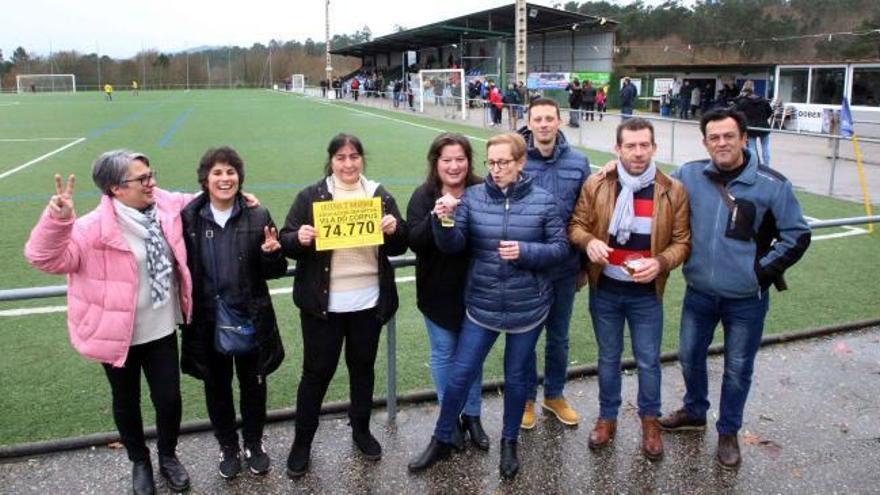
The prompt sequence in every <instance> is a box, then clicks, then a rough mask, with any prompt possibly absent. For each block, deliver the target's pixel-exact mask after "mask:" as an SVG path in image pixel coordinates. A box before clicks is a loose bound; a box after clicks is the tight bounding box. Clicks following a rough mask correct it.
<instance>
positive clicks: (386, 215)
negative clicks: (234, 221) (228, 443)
mask: <svg viewBox="0 0 880 495" xmlns="http://www.w3.org/2000/svg"><path fill="white" fill-rule="evenodd" d="M364 167H365V160H364V148H363V145H362V144H361V142H360V140H359V139H358V138H357V137H355V136H351V135H348V134H338V135H337V136H336V137H334V138H333V139H332V140H331V141H330V144H329V146H328V147H327V163H326V165H325V170H324V172H325V177H324V178H322V179H321V180H319V181H318V182H317V183H316V184H314V185H312V186H309V187H307V188H306V189H304V190H303V191H301V192H300V193H299V194H298V195H297V196H296V200H294V202H293V206H291V207H290V212H289V213H288V214H287V220H286V221H285V222H284V228H283V229H281V246H282V249H283V251H284V254H285V255H287V256H288V257H291V258H293V259H295V260H296V274H295V278H294V282H293V302H294V303H295V304H296V305H297V307H299V309H300V322H301V327H302V337H303V370H302V377H301V379H300V382H299V389H298V391H297V397H296V436H295V438H294V442H293V446H292V447H291V449H290V455H289V456H288V458H287V474H288V475H289V476H290V477H292V478H295V477H299V476H302V475H304V474H305V473H306V471H308V467H309V458H310V456H311V448H312V439H313V438H314V436H315V431H316V430H317V429H318V415H319V414H320V412H321V402H322V401H323V400H324V395H325V394H326V393H327V387H328V386H329V385H330V381H331V380H332V379H333V374H334V373H335V372H336V366H337V364H338V362H339V355H340V353H341V352H342V348H343V344H344V346H345V363H346V365H347V367H348V374H349V395H350V400H351V407H350V408H349V411H348V417H349V419H350V422H351V427H352V439H353V440H354V444H355V446H356V447H357V448H358V449H359V450H360V451H361V453H362V454H363V455H364V457H365V458H367V459H369V460H378V459H380V458H381V457H382V446H381V445H379V442H378V441H376V439H375V438H374V437H373V435H372V434H371V433H370V414H371V410H372V407H373V383H374V379H375V377H374V370H373V367H374V365H375V362H376V351H377V349H378V347H379V335H380V333H381V331H382V325H384V324H385V322H387V321H388V320H389V319H390V318H391V317H392V316H393V315H394V312H395V311H397V304H398V300H397V287H396V286H395V283H394V270H393V268H392V267H391V263H390V262H389V261H388V256H394V255H399V254H403V253H404V252H406V248H407V246H406V228H405V224H404V223H403V220H402V219H401V218H400V211H399V210H398V209H397V204H396V203H395V201H394V198H392V197H391V195H390V194H388V192H387V191H386V190H385V188H384V187H382V186H381V185H380V184H379V183H377V182H374V181H371V180H368V179H367V178H366V177H364V176H363V171H364ZM366 198H381V202H382V218H381V221H380V223H379V225H377V226H376V228H378V229H380V230H381V231H382V233H383V243H382V244H381V245H379V246H363V247H354V248H347V249H332V250H321V251H318V250H317V249H316V245H315V244H316V238H317V237H318V236H319V235H325V233H323V232H322V233H318V232H317V231H316V229H315V220H314V216H313V213H312V206H313V205H314V203H316V202H319V201H339V200H349V199H366Z"/></svg>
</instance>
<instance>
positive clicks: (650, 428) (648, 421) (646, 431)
mask: <svg viewBox="0 0 880 495" xmlns="http://www.w3.org/2000/svg"><path fill="white" fill-rule="evenodd" d="M642 452H644V453H645V457H647V458H648V460H651V461H659V460H660V459H662V458H663V438H662V437H661V436H660V422H658V421H657V417H656V416H645V417H643V418H642Z"/></svg>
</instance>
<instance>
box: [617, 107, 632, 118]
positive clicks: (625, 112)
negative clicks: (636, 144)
mask: <svg viewBox="0 0 880 495" xmlns="http://www.w3.org/2000/svg"><path fill="white" fill-rule="evenodd" d="M632 114H633V107H631V106H621V107H620V115H621V117H620V120H626V119H628V118H630V117H632Z"/></svg>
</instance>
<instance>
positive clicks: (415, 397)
mask: <svg viewBox="0 0 880 495" xmlns="http://www.w3.org/2000/svg"><path fill="white" fill-rule="evenodd" d="M873 326H880V318H875V319H870V320H861V321H854V322H849V323H843V324H837V325H829V326H825V327H818V328H811V329H806V330H800V331H796V332H786V333H779V334H774V335H768V336H765V337H764V338H763V339H761V347H764V346H770V345H778V344H784V343H787V342H794V341H798V340H806V339H812V338H816V337H824V336H828V335H834V334H837V333H843V332H849V331H855V330H861V329H865V328H869V327H873ZM723 352H724V346H723V345H713V346H712V347H710V348H709V354H710V355H714V354H722V353H723ZM677 359H678V354H677V353H676V352H667V353H663V354H662V355H661V356H660V361H661V362H664V363H668V362H674V361H676V360H677ZM621 366H622V367H623V369H635V368H636V363H635V360H633V359H625V360H623V361H622V362H621ZM596 373H597V367H596V365H595V364H591V365H583V366H575V367H573V368H569V370H568V375H567V376H568V378H569V379H572V378H579V377H584V376H595V375H596ZM541 380H543V377H540V376H539V381H541ZM503 388H504V381H503V380H493V381H488V382H484V383H483V392H484V393H485V392H491V391H500V390H503ZM434 400H437V394H436V392H435V391H434V390H416V391H413V392H408V393H405V394H401V395H398V396H397V401H398V404H416V403H421V402H427V401H434ZM386 404H387V399H386V398H384V397H382V398H377V399H375V400H374V403H373V405H374V407H376V408H381V407H384V406H385V405H386ZM348 406H349V403H348V402H330V403H327V404H324V406H323V407H321V414H339V413H343V412H346V411H347V410H348ZM295 416H296V409H294V408H285V409H276V410H272V411H269V412H268V414H267V422H278V421H288V420H291V419H293V418H294V417H295ZM210 430H211V423H210V422H209V421H208V420H198V421H188V422H186V423H183V424H181V427H180V432H181V433H198V432H204V431H210ZM144 434H145V435H146V437H147V438H151V439H152V438H155V437H156V428H155V427H153V426H150V427H147V428H144ZM117 441H119V434H118V433H117V432H106V433H95V434H92V435H84V436H78V437H68V438H61V439H55V440H46V441H42V442H29V443H23V444H18V445H12V446H8V447H0V459H2V460H9V459H14V458H18V457H29V456H37V455H45V454H51V453H56V452H63V451H67V450H77V449H82V448H87V447H95V446H102V445H107V444H110V443H112V442H117Z"/></svg>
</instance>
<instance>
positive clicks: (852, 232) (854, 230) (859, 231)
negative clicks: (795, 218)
mask: <svg viewBox="0 0 880 495" xmlns="http://www.w3.org/2000/svg"><path fill="white" fill-rule="evenodd" d="M804 218H805V219H806V220H807V221H808V222H816V221H819V220H821V219H819V218H815V217H808V216H806V215H804ZM840 228H841V229H844V230H846V232H835V233H833V234H822V235H814V236H812V237H811V239H810V240H812V241H825V240H828V239H840V238H841V237H852V236H856V235H865V234H867V233H868V229H863V228H861V227H853V226H850V225H844V226H842V227H840Z"/></svg>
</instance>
